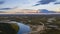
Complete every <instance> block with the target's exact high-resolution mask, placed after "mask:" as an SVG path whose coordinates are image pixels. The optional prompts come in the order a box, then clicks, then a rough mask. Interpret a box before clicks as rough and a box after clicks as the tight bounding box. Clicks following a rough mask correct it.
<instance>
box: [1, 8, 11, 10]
mask: <svg viewBox="0 0 60 34" xmlns="http://www.w3.org/2000/svg"><path fill="white" fill-rule="evenodd" d="M10 9H12V8H0V10H10Z"/></svg>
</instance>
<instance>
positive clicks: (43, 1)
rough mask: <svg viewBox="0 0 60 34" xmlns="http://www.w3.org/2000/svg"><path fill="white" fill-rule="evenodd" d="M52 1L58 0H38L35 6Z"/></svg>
mask: <svg viewBox="0 0 60 34" xmlns="http://www.w3.org/2000/svg"><path fill="white" fill-rule="evenodd" d="M51 2H56V0H40V1H38V2H37V4H35V5H34V6H38V5H44V4H49V3H51Z"/></svg>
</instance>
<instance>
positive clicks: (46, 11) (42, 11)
mask: <svg viewBox="0 0 60 34" xmlns="http://www.w3.org/2000/svg"><path fill="white" fill-rule="evenodd" d="M39 11H40V13H56V12H55V11H49V10H47V9H40V10H39Z"/></svg>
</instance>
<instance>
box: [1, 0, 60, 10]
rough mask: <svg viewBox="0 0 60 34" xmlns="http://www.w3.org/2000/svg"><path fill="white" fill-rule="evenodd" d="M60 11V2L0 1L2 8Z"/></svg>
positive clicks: (38, 0) (33, 0) (37, 0)
mask: <svg viewBox="0 0 60 34" xmlns="http://www.w3.org/2000/svg"><path fill="white" fill-rule="evenodd" d="M13 7H18V8H21V9H48V10H53V11H59V10H60V0H0V8H13Z"/></svg>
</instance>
